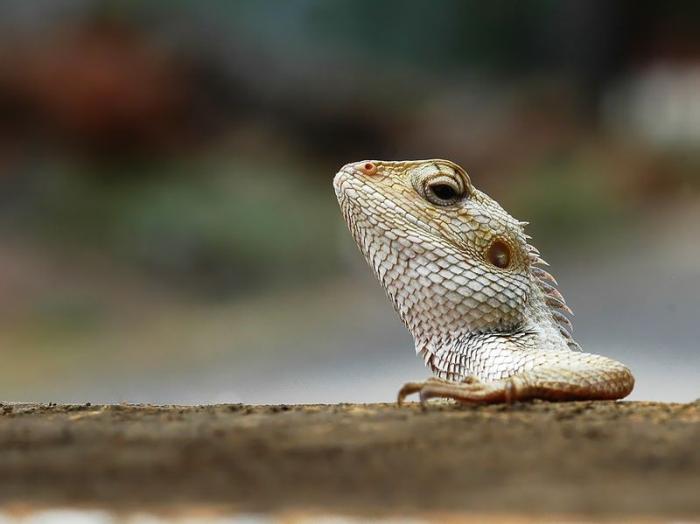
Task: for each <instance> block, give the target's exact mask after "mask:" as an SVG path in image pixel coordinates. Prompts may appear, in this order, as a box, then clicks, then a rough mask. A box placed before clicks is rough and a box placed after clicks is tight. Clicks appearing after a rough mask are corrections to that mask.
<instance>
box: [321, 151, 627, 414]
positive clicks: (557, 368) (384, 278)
mask: <svg viewBox="0 0 700 524" xmlns="http://www.w3.org/2000/svg"><path fill="white" fill-rule="evenodd" d="M333 186H334V189H335V193H336V196H337V199H338V202H339V205H340V209H341V212H342V214H343V217H344V219H345V222H346V224H347V226H348V228H349V230H350V232H351V234H352V236H353V238H354V240H355V242H356V243H357V245H358V247H359V248H360V251H361V252H362V254H363V255H364V257H365V259H366V260H367V262H368V263H369V265H370V266H371V268H372V270H373V272H374V274H375V276H376V277H377V279H378V280H379V282H380V283H381V285H382V287H383V288H384V290H385V292H386V294H387V295H388V297H389V299H390V300H391V302H392V304H393V306H394V309H395V310H396V312H397V313H398V315H399V317H400V318H401V320H402V321H403V323H404V325H405V326H406V327H407V329H408V330H409V332H410V333H411V335H412V336H413V339H414V342H415V350H416V353H417V354H418V355H419V356H421V357H422V358H423V361H424V363H425V365H426V366H427V367H428V368H429V369H430V370H431V371H432V374H433V376H432V377H430V378H428V379H427V380H425V381H422V382H409V383H407V384H405V385H404V386H403V387H402V388H401V389H400V391H399V394H398V403H399V404H401V403H402V402H403V401H404V399H405V398H406V397H407V396H408V395H411V394H415V393H418V394H419V396H420V401H421V403H423V404H424V403H425V402H426V401H427V400H429V399H431V398H448V399H453V400H456V401H458V402H462V403H511V402H514V401H522V400H531V399H544V400H550V401H568V400H615V399H620V398H623V397H625V396H627V395H628V394H629V393H630V392H631V391H632V388H633V387H634V376H633V375H632V373H631V371H630V370H629V369H628V368H627V367H626V366H625V365H623V364H621V363H620V362H617V361H615V360H613V359H610V358H608V357H605V356H601V355H596V354H592V353H585V352H583V351H582V349H581V347H580V346H579V344H578V343H577V342H576V341H575V340H574V338H573V336H572V335H571V332H572V329H573V327H572V323H571V320H570V318H569V316H572V315H573V312H572V311H571V309H570V308H569V307H568V306H567V305H566V302H565V300H564V298H563V296H562V294H561V293H560V292H559V291H558V289H557V286H558V284H557V281H556V280H555V278H554V277H553V276H552V275H551V273H549V271H547V270H546V269H545V267H547V266H548V265H549V264H547V263H546V262H545V261H544V260H543V259H542V257H541V255H540V252H539V251H538V250H537V249H536V248H535V247H534V246H533V245H532V244H531V243H530V240H531V237H530V236H529V235H527V234H526V233H525V230H524V228H525V226H526V225H527V224H528V223H527V222H522V221H518V220H516V219H515V218H513V217H512V216H511V215H509V214H508V213H507V212H506V211H505V210H504V209H503V208H502V207H501V206H500V205H499V204H498V203H497V202H496V201H495V200H493V199H492V198H490V197H489V196H488V195H486V194H485V193H483V192H481V191H479V190H478V189H476V188H475V187H474V186H473V184H472V182H471V179H470V177H469V175H467V172H466V171H465V170H464V169H462V168H461V167H460V166H459V165H457V164H455V163H454V162H451V161H449V160H442V159H432V160H414V161H380V160H365V161H361V162H353V163H349V164H346V165H345V166H343V167H342V168H341V169H340V171H339V172H338V173H337V174H336V175H335V177H334V179H333Z"/></svg>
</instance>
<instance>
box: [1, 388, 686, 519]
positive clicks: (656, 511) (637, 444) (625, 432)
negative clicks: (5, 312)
mask: <svg viewBox="0 0 700 524" xmlns="http://www.w3.org/2000/svg"><path fill="white" fill-rule="evenodd" d="M699 444H700V401H697V402H695V403H690V404H657V403H639V402H620V403H613V402H598V403H591V402H577V403H567V404H549V403H543V402H536V403H532V404H516V405H514V406H489V407H456V406H450V405H437V406H431V407H430V408H428V409H427V410H426V411H423V410H421V409H420V408H419V407H418V406H417V405H415V404H414V405H409V406H407V407H405V408H397V407H396V406H393V405H384V404H370V405H335V406H268V407H249V406H242V405H220V406H204V407H177V406H166V407H157V406H132V405H115V406H90V405H86V406H71V405H69V406H62V405H59V406H53V405H28V404H13V405H11V404H4V405H3V404H0V507H2V506H4V507H6V508H8V507H9V508H13V507H15V508H16V507H45V506H47V505H48V506H53V505H61V506H64V505H80V506H83V505H86V506H88V507H92V506H99V507H108V508H111V509H117V510H122V509H125V510H129V509H134V508H137V507H148V508H154V509H158V508H164V507H172V505H173V504H177V505H182V506H183V507H191V506H213V507H217V508H222V509H223V510H226V511H229V510H230V511H253V512H259V511H279V512H289V511H308V510H310V511H316V512H323V513H351V514H359V515H386V514H388V513H395V512H400V513H402V514H413V513H416V514H427V515H431V514H432V515H435V514H443V513H451V512H455V511H463V510H467V511H470V512H472V513H475V514H483V513H488V514H491V513H496V514H500V515H504V514H505V515H562V514H564V515H579V516H581V515H583V516H591V517H592V516H606V517H610V518H615V517H619V516H621V515H628V516H641V515H650V516H652V517H663V516H666V517H668V516H679V517H680V516H683V517H692V516H700V495H699V494H700V445H699Z"/></svg>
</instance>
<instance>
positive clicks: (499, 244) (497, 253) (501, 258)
mask: <svg viewBox="0 0 700 524" xmlns="http://www.w3.org/2000/svg"><path fill="white" fill-rule="evenodd" d="M486 259H487V260H488V261H489V262H490V263H491V264H493V265H494V266H496V267H498V268H501V269H506V268H507V267H508V266H509V265H510V259H511V254H510V246H509V245H508V244H506V243H505V242H504V241H503V240H500V239H498V240H495V241H494V242H492V243H491V245H490V246H489V248H488V250H487V251H486Z"/></svg>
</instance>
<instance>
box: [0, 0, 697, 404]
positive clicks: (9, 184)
mask: <svg viewBox="0 0 700 524" xmlns="http://www.w3.org/2000/svg"><path fill="white" fill-rule="evenodd" d="M699 5H700V4H697V3H694V2H679V1H677V2H663V3H662V2H657V3H650V4H647V3H641V2H636V1H632V0H629V1H583V0H580V1H578V0H574V1H568V2H545V1H522V2H477V1H461V0H442V1H441V2H422V1H399V0H386V1H383V2H371V1H368V0H361V1H358V0H325V1H324V0H284V1H283V0H279V1H271V2H257V1H253V0H245V1H234V2H229V1H211V2H195V1H166V0H153V1H149V2H137V1H134V2H123V1H97V0H95V1H87V0H84V1H81V0H76V1H69V0H52V1H40V0H5V1H3V2H2V4H0V32H1V33H2V35H3V37H2V39H1V40H0V400H4V401H8V400H14V401H45V402H49V401H54V402H67V401H72V402H87V401H90V402H93V403H94V402H121V401H129V402H158V403H204V402H248V403H296V402H306V403H327V402H344V401H347V402H350V401H392V400H393V399H394V395H395V393H396V391H397V389H398V387H399V386H400V385H401V383H403V382H404V381H407V380H412V379H419V378H423V377H426V376H427V375H428V373H427V371H426V370H425V369H424V368H423V366H422V364H421V362H420V360H419V359H418V358H417V357H416V356H415V355H414V350H413V347H412V341H411V339H410V337H409V336H408V334H407V332H406V331H405V330H404V329H403V326H402V325H401V324H400V322H399V321H398V319H397V318H396V316H395V315H394V313H393V311H392V310H391V305H390V304H389V302H388V300H387V299H386V298H385V297H384V296H383V294H382V291H381V289H380V287H379V285H378V284H377V283H376V282H374V281H373V279H372V277H371V274H370V272H369V269H368V267H366V265H365V263H364V261H363V260H362V259H361V256H360V254H359V252H358V251H357V249H356V248H355V246H354V244H353V242H352V240H351V238H350V235H349V234H348V233H347V231H346V229H345V225H344V223H343V221H342V218H341V216H340V214H339V212H338V210H337V205H336V202H335V196H334V194H333V190H332V187H331V180H332V177H333V175H334V174H335V172H336V170H337V169H338V168H339V167H340V166H341V165H342V164H344V163H346V162H349V161H353V160H361V159H412V158H426V157H428V158H430V157H442V158H449V159H451V160H454V161H455V162H458V163H459V164H461V165H463V166H464V167H465V168H466V169H467V171H468V172H469V173H470V176H471V178H472V181H473V182H474V184H475V185H476V186H477V187H479V188H480V189H482V190H484V191H486V192H487V193H488V194H490V195H491V196H492V197H494V198H495V199H497V200H498V201H499V202H500V203H501V204H502V205H503V206H504V207H505V208H506V209H507V210H509V211H510V212H511V214H513V215H514V216H516V217H517V218H519V219H521V220H528V221H530V222H531V226H529V228H528V232H529V233H530V234H531V235H532V236H533V237H534V240H533V243H534V244H535V245H536V246H538V247H539V248H540V251H541V252H542V254H543V256H544V258H545V259H546V260H547V261H548V262H550V263H551V265H552V268H551V269H552V273H553V274H554V275H555V276H556V277H557V279H558V280H559V283H560V289H561V291H562V292H563V294H564V296H565V297H566V299H567V302H568V303H569V304H570V305H571V307H572V308H573V309H574V311H575V313H576V317H575V319H574V326H575V329H574V336H575V338H576V339H577V340H578V341H579V342H580V343H581V345H582V346H583V347H584V349H585V350H587V351H592V352H600V353H603V354H605V355H608V356H611V357H614V358H617V359H619V360H621V361H623V362H624V363H626V364H628V365H629V366H630V367H631V368H632V370H633V372H634V373H635V375H636V377H637V387H636V389H635V391H634V393H633V394H632V396H631V397H630V398H632V399H638V400H666V401H689V400H693V399H695V398H698V397H700V372H699V371H698V370H699V369H700V351H698V340H700V328H699V324H700V244H699V243H698V238H699V237H698V229H699V228H700V36H699V35H700V31H699V30H698V28H699V24H698V21H699V20H700V8H699Z"/></svg>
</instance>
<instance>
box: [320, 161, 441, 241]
mask: <svg viewBox="0 0 700 524" xmlns="http://www.w3.org/2000/svg"><path fill="white" fill-rule="evenodd" d="M373 182H374V180H367V179H365V178H364V177H363V176H362V175H361V174H359V173H356V172H354V171H353V170H352V168H351V167H349V166H344V167H343V168H342V169H341V170H340V171H338V173H336V175H335V177H334V179H333V188H334V189H335V194H336V197H337V198H338V202H339V203H340V207H341V209H342V211H343V215H344V216H345V220H346V222H348V224H349V225H354V224H353V223H354V222H355V221H356V220H357V218H358V217H359V216H369V215H370V214H371V213H370V212H369V211H368V209H367V207H368V206H367V205H366V203H364V202H363V200H364V201H368V202H374V203H375V206H374V208H375V209H379V210H381V209H386V210H387V214H389V213H390V214H391V215H392V216H393V220H394V221H395V222H397V226H396V227H400V226H399V224H403V226H404V229H405V230H406V231H408V230H410V229H418V230H420V231H421V232H423V233H425V234H427V235H430V236H431V237H434V238H435V239H437V240H441V239H442V237H443V235H442V233H441V232H440V231H439V230H438V229H437V228H436V227H434V226H432V225H431V224H429V223H427V222H425V221H422V220H420V219H418V218H417V217H416V216H415V215H413V214H412V213H410V212H408V211H406V210H405V209H404V208H403V207H401V205H399V204H398V203H397V202H393V201H392V200H391V199H390V198H389V197H387V196H386V195H385V194H384V193H382V191H381V190H380V189H378V188H377V187H376V184H374V183H373ZM395 219H398V220H395Z"/></svg>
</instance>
